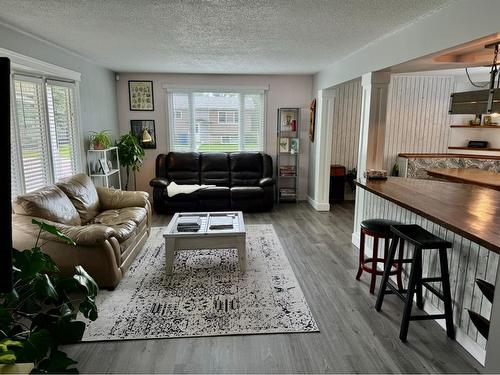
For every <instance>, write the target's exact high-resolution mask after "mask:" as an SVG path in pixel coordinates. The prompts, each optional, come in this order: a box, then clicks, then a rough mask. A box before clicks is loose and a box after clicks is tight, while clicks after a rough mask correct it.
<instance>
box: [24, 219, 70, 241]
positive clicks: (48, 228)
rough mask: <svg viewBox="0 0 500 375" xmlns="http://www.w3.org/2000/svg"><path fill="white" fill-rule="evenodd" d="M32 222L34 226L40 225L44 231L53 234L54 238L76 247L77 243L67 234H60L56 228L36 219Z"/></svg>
mask: <svg viewBox="0 0 500 375" xmlns="http://www.w3.org/2000/svg"><path fill="white" fill-rule="evenodd" d="M31 222H32V223H33V224H36V225H38V226H39V227H40V228H41V229H42V230H43V231H45V232H48V233H51V234H53V235H54V236H56V237H58V238H59V239H61V240H63V241H64V242H66V243H68V244H70V245H73V246H75V245H76V243H75V241H73V240H72V239H71V238H69V237H68V236H66V235H65V234H63V233H61V232H59V231H58V230H57V228H56V227H55V226H53V225H50V224H47V223H44V222H43V221H39V220H36V219H32V220H31Z"/></svg>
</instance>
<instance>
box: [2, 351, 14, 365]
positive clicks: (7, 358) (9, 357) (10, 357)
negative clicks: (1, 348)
mask: <svg viewBox="0 0 500 375" xmlns="http://www.w3.org/2000/svg"><path fill="white" fill-rule="evenodd" d="M16 360H17V357H16V354H15V353H14V352H13V351H12V350H7V351H6V352H1V353H0V363H1V364H4V365H11V364H14V363H16Z"/></svg>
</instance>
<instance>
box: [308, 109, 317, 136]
mask: <svg viewBox="0 0 500 375" xmlns="http://www.w3.org/2000/svg"><path fill="white" fill-rule="evenodd" d="M315 122H316V99H313V101H312V102H311V106H310V113H309V139H310V140H311V142H314V128H315V125H316V124H315Z"/></svg>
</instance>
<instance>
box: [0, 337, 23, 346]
mask: <svg viewBox="0 0 500 375" xmlns="http://www.w3.org/2000/svg"><path fill="white" fill-rule="evenodd" d="M10 346H15V347H18V348H22V347H23V343H22V342H21V341H16V340H12V339H3V340H2V341H0V347H5V348H8V347H10Z"/></svg>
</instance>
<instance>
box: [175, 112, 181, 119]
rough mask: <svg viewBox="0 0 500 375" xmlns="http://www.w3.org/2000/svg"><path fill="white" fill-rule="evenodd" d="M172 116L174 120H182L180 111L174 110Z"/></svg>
mask: <svg viewBox="0 0 500 375" xmlns="http://www.w3.org/2000/svg"><path fill="white" fill-rule="evenodd" d="M177 115H179V116H177ZM174 118H175V119H176V120H182V111H175V113H174Z"/></svg>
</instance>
